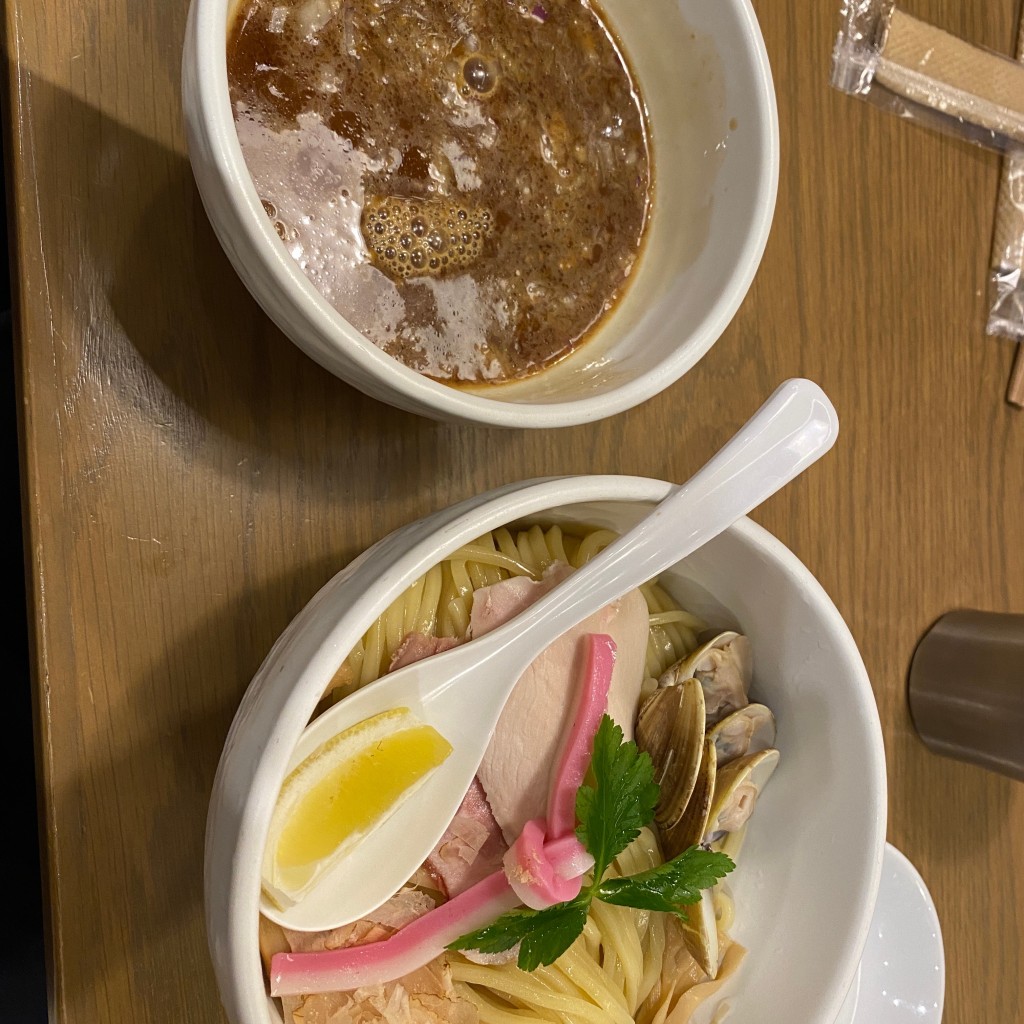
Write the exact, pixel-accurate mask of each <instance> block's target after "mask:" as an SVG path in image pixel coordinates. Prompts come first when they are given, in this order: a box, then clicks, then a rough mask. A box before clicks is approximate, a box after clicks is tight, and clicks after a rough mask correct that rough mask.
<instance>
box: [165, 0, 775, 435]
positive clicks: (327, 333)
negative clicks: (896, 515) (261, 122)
mask: <svg viewBox="0 0 1024 1024" xmlns="http://www.w3.org/2000/svg"><path fill="white" fill-rule="evenodd" d="M236 2H237V0H191V7H190V11H189V19H188V22H189V24H188V28H187V31H186V40H185V49H184V55H183V64H184V67H183V71H182V83H183V90H184V91H185V92H186V94H187V98H186V102H185V104H184V107H185V112H186V120H187V121H188V122H189V124H188V125H187V127H188V128H189V134H190V137H191V136H192V135H193V134H195V135H198V136H200V137H203V138H204V140H205V142H206V143H207V145H206V146H205V147H204V155H208V156H209V157H210V158H211V160H212V165H213V167H214V168H215V170H216V174H217V177H218V178H219V180H220V183H221V185H222V193H223V195H224V198H225V199H226V201H227V204H228V206H229V208H230V211H231V215H232V218H233V220H234V223H235V226H236V227H237V228H238V229H239V230H240V231H241V232H242V233H243V234H244V236H245V238H246V240H247V242H248V243H249V247H250V249H251V251H252V252H253V253H255V254H256V256H257V258H258V259H259V261H260V262H261V263H262V265H263V267H264V268H265V269H266V270H267V272H268V273H269V274H270V276H271V277H272V278H273V281H274V286H275V288H276V289H278V290H279V291H280V292H281V293H282V295H283V297H284V298H285V299H286V300H287V302H288V303H289V304H290V306H291V307H292V308H293V309H295V310H296V311H297V312H298V313H299V315H301V316H302V318H303V319H304V320H305V321H306V323H307V324H308V325H309V327H310V328H311V329H312V330H315V331H316V333H317V334H318V335H319V337H320V338H321V339H323V341H324V342H325V344H326V345H327V346H329V348H330V350H331V351H332V353H333V354H334V357H335V359H336V360H337V361H338V362H342V363H345V364H348V368H350V369H351V370H352V377H351V378H350V377H348V376H347V375H346V376H345V378H344V379H346V380H349V381H350V382H352V383H355V380H356V379H358V380H360V381H364V382H365V381H368V380H372V381H373V382H375V383H376V384H377V385H379V386H380V387H381V388H383V389H386V390H387V391H388V392H389V393H391V392H396V393H397V394H396V395H395V398H394V400H393V401H392V399H391V398H390V397H388V398H386V399H385V400H388V401H392V404H397V405H401V406H402V407H404V408H411V409H414V410H415V411H417V412H420V413H423V414H425V415H428V416H432V417H434V418H439V419H454V420H458V421H462V422H472V423H479V424H483V425H489V426H500V427H535V428H545V427H562V426H572V425H578V424H582V423H589V422H593V421H595V420H598V419H604V418H606V417H609V416H613V415H616V414H617V413H620V412H624V411H626V410H627V409H631V408H633V407H634V406H637V405H639V404H641V403H643V402H645V401H647V400H649V399H650V398H653V397H654V396H655V395H657V394H658V393H660V392H661V391H663V390H664V389H665V388H666V387H668V386H669V385H671V384H672V383H674V382H675V381H677V380H678V379H679V378H680V377H682V376H683V375H684V374H685V373H686V372H687V371H688V370H689V369H690V368H691V367H692V366H694V364H696V363H697V362H698V361H699V360H700V359H701V358H702V357H703V356H704V355H705V354H706V353H707V352H708V350H709V349H710V348H711V347H712V345H714V343H715V342H716V341H717V340H718V339H719V338H720V337H721V335H722V333H723V332H724V331H725V329H726V328H727V327H728V325H729V323H730V322H731V321H732V319H733V317H734V316H735V314H736V312H737V310H738V309H739V307H740V305H741V303H742V302H743V300H744V298H745V297H746V295H747V292H748V291H749V289H750V286H751V284H752V282H753V280H754V275H755V273H756V272H757V268H758V266H759V265H760V262H761V257H762V256H763V254H764V250H765V247H766V245H767V242H768V236H769V233H770V230H771V225H772V220H773V217H774V212H775V203H776V197H777V193H778V181H779V159H780V157H779V152H780V144H779V118H778V107H777V103H776V97H775V89H774V83H773V79H772V73H771V67H770V64H769V60H768V53H767V50H766V48H765V43H764V38H763V36H762V34H761V28H760V25H759V23H758V20H757V16H756V14H755V12H754V9H753V7H752V5H751V0H727V2H728V3H730V4H732V5H733V6H734V7H735V9H736V11H737V14H738V15H739V22H740V29H741V35H742V38H743V41H744V46H745V53H746V57H747V60H748V61H749V64H750V67H751V70H752V72H753V77H754V79H755V81H756V88H755V90H754V94H753V103H754V114H755V118H754V119H755V121H756V123H757V125H758V135H759V152H760V154H761V160H760V166H759V167H758V169H757V175H756V181H757V185H756V193H755V199H754V210H755V213H754V216H753V218H752V219H751V222H750V224H749V225H748V226H747V229H746V231H745V234H744V237H743V241H742V245H741V247H740V249H739V251H738V253H737V255H736V258H735V261H734V264H733V267H732V269H731V271H730V273H729V275H728V278H727V286H725V287H724V288H723V290H722V293H721V295H720V297H719V299H718V301H717V302H716V303H715V304H714V305H713V306H712V307H711V309H710V310H709V311H708V312H707V314H706V315H705V316H704V317H703V319H702V320H701V321H700V322H699V323H698V324H696V325H695V326H694V327H693V329H692V330H691V331H690V333H689V339H688V342H689V343H688V344H687V345H685V346H680V347H678V348H676V349H675V350H674V351H673V352H672V354H671V355H670V356H669V357H668V358H667V359H665V360H663V361H661V362H660V363H658V364H657V365H656V366H653V367H651V368H650V369H649V370H647V371H646V372H644V373H641V374H639V375H637V376H636V377H634V378H632V379H630V380H628V381H626V382H625V383H622V384H620V385H617V386H616V387H614V388H612V389H610V390H609V391H606V392H604V393H602V394H597V395H586V394H585V395H581V396H580V397H579V398H574V399H571V400H568V401H559V402H532V401H516V400H514V399H513V400H505V399H501V398H490V397H486V396H485V395H483V394H480V393H478V392H474V391H471V390H463V389H460V388H455V387H450V386H448V385H445V384H441V383H439V382H438V381H434V380H431V379H430V378H428V377H425V376H423V375H422V374H420V373H418V372H417V371H415V370H412V369H410V368H409V367H407V366H405V365H404V364H403V363H401V362H400V361H399V360H397V359H395V358H394V357H392V356H389V355H387V354H386V353H385V352H384V351H382V350H381V349H379V348H378V347H377V346H376V345H374V344H373V343H372V342H371V341H370V340H369V339H367V338H366V337H364V336H363V335H362V334H361V333H360V332H359V331H358V330H357V329H356V328H355V327H354V326H352V325H351V324H350V323H349V322H348V321H347V320H346V319H345V318H344V317H343V316H342V315H341V314H340V313H339V312H338V311H337V310H335V309H334V307H333V306H331V305H330V303H329V302H327V300H326V299H325V298H324V297H323V296H322V295H321V294H320V293H319V292H318V291H317V289H316V288H315V287H314V286H313V284H312V282H310V281H309V279H308V278H307V277H306V276H305V274H303V273H302V271H301V269H300V268H299V266H298V264H297V263H296V262H295V261H294V260H293V259H292V258H291V257H290V256H289V255H288V253H287V251H286V250H285V249H284V247H283V246H282V245H281V244H280V239H279V238H278V236H277V234H276V232H275V231H274V230H273V227H272V225H271V223H270V220H269V218H268V217H267V216H266V214H265V212H264V210H263V206H262V204H261V202H260V199H259V196H258V195H257V193H256V188H255V186H254V184H253V182H252V179H251V177H250V176H249V172H248V169H247V168H246V165H245V159H244V157H243V155H242V149H241V145H240V143H239V141H238V136H237V133H236V131H235V126H234V119H233V116H232V113H231V103H230V97H229V93H228V79H227V51H226V46H225V42H226V35H227V19H228V12H229V9H230V8H231V7H232V6H233V5H234V4H235V3H236ZM191 62H194V65H195V67H194V69H192V68H190V66H189V65H190V63H191ZM189 97H190V98H194V101H195V103H194V105H195V109H196V110H197V111H198V124H196V123H192V120H193V118H192V111H193V104H192V103H191V102H189ZM194 150H195V147H193V146H192V145H190V146H189V156H190V159H191V160H192V161H193V163H195V152H194ZM195 177H196V181H197V184H199V187H200V192H201V193H202V192H203V176H202V175H201V174H200V173H196V174H195ZM204 202H205V197H204ZM207 209H208V211H209V205H208V206H207ZM210 219H211V221H214V224H215V227H217V224H216V219H215V218H214V217H213V216H211V217H210ZM218 233H219V231H218ZM228 255H229V258H231V259H232V262H234V260H235V256H234V255H233V254H232V253H231V252H230V251H229V252H228ZM246 283H248V280H247V281H246ZM250 290H251V291H253V295H254V297H255V298H256V300H257V301H258V302H259V303H260V304H261V305H263V307H264V309H265V311H266V312H267V314H268V315H269V316H271V318H272V319H274V320H275V322H277V323H278V326H279V327H281V329H282V331H284V333H285V335H286V336H287V337H288V338H289V339H290V340H291V341H293V343H294V344H296V345H298V347H300V348H301V349H303V351H305V352H306V353H307V354H308V355H309V356H310V357H311V358H313V359H315V360H316V361H317V362H320V363H321V365H323V366H325V368H326V369H328V370H330V371H331V372H332V373H334V374H335V375H337V376H341V374H340V373H339V372H338V369H337V366H336V365H334V360H332V359H330V358H327V357H325V354H324V353H323V352H321V351H319V350H318V349H317V347H316V346H315V345H314V344H312V343H311V342H309V341H307V340H306V339H304V338H301V337H293V336H292V333H291V332H290V331H289V330H288V329H286V325H285V324H283V323H281V322H280V320H278V319H277V317H275V315H274V311H273V310H271V309H270V308H268V305H267V304H265V303H264V301H263V299H262V298H261V296H260V295H259V294H257V293H256V291H255V290H253V289H251V288H250ZM297 333H300V332H297ZM356 386H361V385H360V384H356ZM501 386H502V385H496V387H497V388H500V387H501ZM374 393H375V394H377V392H374ZM378 397H384V396H383V395H378Z"/></svg>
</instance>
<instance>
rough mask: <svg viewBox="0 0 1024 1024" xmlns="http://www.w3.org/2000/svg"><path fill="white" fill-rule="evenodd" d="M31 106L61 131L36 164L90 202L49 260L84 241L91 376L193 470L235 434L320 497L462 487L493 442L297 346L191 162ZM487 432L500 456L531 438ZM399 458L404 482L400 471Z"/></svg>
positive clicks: (46, 96)
mask: <svg viewBox="0 0 1024 1024" xmlns="http://www.w3.org/2000/svg"><path fill="white" fill-rule="evenodd" d="M33 106H34V109H35V110H36V112H37V117H38V116H39V113H40V112H41V111H50V112H52V113H51V118H50V119H51V120H52V122H53V125H52V129H51V130H49V131H47V132H46V133H45V135H40V142H39V145H40V146H41V147H52V151H51V152H48V153H47V152H40V153H39V154H38V155H37V161H36V162H37V164H38V165H39V166H41V167H45V166H48V165H50V164H53V165H54V166H57V167H59V168H60V171H61V173H63V174H65V175H70V180H69V181H67V182H66V185H65V186H64V187H66V189H67V191H68V192H69V193H70V195H71V196H73V197H75V196H77V197H80V198H79V199H78V200H76V201H74V203H73V204H70V205H69V206H68V208H67V215H66V216H65V217H64V218H63V219H61V216H60V213H61V211H60V209H57V210H55V211H54V212H53V214H48V212H47V211H46V210H44V211H43V214H42V216H43V222H44V233H45V242H44V244H46V243H49V244H50V246H51V248H52V247H53V246H59V247H60V248H61V249H62V250H63V251H66V250H67V249H68V239H67V237H66V235H67V232H68V231H69V229H70V231H71V232H72V235H73V236H74V234H75V233H77V234H79V235H80V237H72V238H71V239H70V242H71V245H73V246H79V247H80V248H81V251H82V259H81V264H80V267H77V268H76V275H77V277H78V280H71V281H69V282H68V283H67V287H68V288H69V289H70V293H71V295H72V296H73V297H74V301H75V303H76V310H79V309H84V310H85V312H86V316H87V318H88V328H89V329H88V330H87V331H86V333H85V337H84V339H83V351H82V352H81V365H80V366H79V369H78V374H79V377H80V378H82V379H83V380H85V379H88V378H92V379H93V380H99V381H103V382H104V386H106V387H109V388H111V389H115V390H116V391H117V393H118V396H119V398H120V399H121V401H122V402H123V403H125V404H126V405H127V406H128V407H129V408H130V409H134V410H135V411H136V412H137V414H138V416H139V418H141V419H143V420H145V421H147V422H149V423H153V424H156V425H158V426H159V428H160V429H161V431H163V432H164V434H165V436H166V437H167V438H168V439H169V440H170V442H171V443H173V444H175V445H177V446H178V447H179V448H181V449H182V450H183V455H184V457H186V458H188V459H190V460H191V459H195V460H196V461H199V462H201V461H203V460H204V459H210V460H216V467H217V468H219V467H220V465H221V461H220V460H221V458H222V457H223V455H224V451H223V449H224V448H225V445H224V442H223V438H224V437H225V436H226V437H228V438H230V439H231V440H232V441H233V442H234V446H235V447H237V448H238V449H242V450H244V453H245V455H246V456H248V457H252V458H253V459H254V460H255V459H259V460H262V463H263V468H264V471H266V469H267V468H268V464H270V463H273V464H274V466H276V467H278V468H279V469H280V470H281V475H282V476H283V477H285V479H287V478H288V476H289V475H293V476H294V475H295V474H296V473H297V471H298V470H299V469H301V470H302V471H303V474H304V476H303V481H302V483H303V486H304V487H306V488H309V489H312V490H313V491H314V492H318V493H320V494H321V495H329V494H330V489H331V486H332V484H334V485H335V487H336V483H337V477H338V476H340V475H342V474H344V475H353V474H362V475H363V476H364V477H365V479H366V480H369V481H379V484H377V485H375V486H378V487H379V496H380V497H385V496H387V497H389V498H392V499H394V498H396V497H398V498H401V497H404V496H408V495H416V494H420V493H424V492H427V493H429V492H430V491H431V490H432V489H433V487H434V485H435V482H436V481H437V480H439V479H441V480H447V479H449V478H452V477H455V478H461V477H462V476H463V472H462V468H463V467H462V461H463V456H464V447H465V441H464V436H465V434H466V432H467V431H477V432H479V431H480V428H471V427H461V426H455V425H451V424H442V423H436V422H433V421H431V420H427V419H423V418H420V417H417V416H414V415H412V414H410V413H405V412H401V411H399V410H397V409H394V408H391V407H389V406H385V405H383V404H381V403H379V402H377V401H375V400H373V399H371V398H369V397H367V396H365V395H363V394H362V393H361V392H359V391H357V390H355V389H354V388H352V387H350V386H348V385H347V384H345V383H344V382H342V381H341V380H339V379H338V378H336V377H334V376H333V375H331V374H330V373H328V372H327V371H326V370H324V369H322V368H321V367H320V366H319V365H318V364H316V363H315V362H313V361H312V360H311V359H310V358H309V357H307V356H306V355H305V354H304V353H302V352H301V351H300V350H299V349H298V348H297V347H296V346H294V345H293V344H292V343H291V342H289V341H288V340H287V338H286V337H285V336H284V335H283V334H282V333H281V332H280V331H279V330H278V329H277V327H275V326H274V324H273V323H272V322H271V321H270V319H269V318H268V317H267V316H266V315H265V314H264V313H263V311H262V310H261V309H260V308H259V306H258V305H257V303H256V302H255V300H254V299H253V298H252V297H251V296H250V295H249V293H248V291H247V290H246V289H245V287H244V285H243V284H242V283H241V281H240V280H239V278H238V276H237V275H236V274H235V272H234V269H233V268H232V266H231V264H230V263H229V261H228V259H227V257H226V256H225V255H224V253H223V251H222V249H221V247H220V245H219V243H218V241H217V238H216V236H215V235H214V233H213V229H212V228H211V226H210V224H209V222H208V220H207V218H206V214H205V212H204V210H203V207H202V203H201V201H200V199H199V195H198V192H197V190H196V187H195V184H194V181H193V177H192V171H191V167H190V165H189V162H188V160H187V159H186V157H185V156H184V155H183V154H182V153H180V152H176V151H174V150H172V149H170V148H168V147H167V146H165V145H162V144H161V143H159V142H157V141H154V140H152V139H150V138H147V137H145V136H143V135H141V134H139V133H138V132H137V131H135V130H133V129H132V128H130V127H128V126H126V125H124V124H121V123H119V122H118V121H116V120H113V119H111V118H110V117H108V116H107V115H105V114H104V113H103V112H101V111H100V110H97V109H95V108H94V107H92V106H89V105H88V104H85V103H83V102H82V101H81V100H79V99H77V98H76V97H74V96H72V95H70V94H68V93H66V92H63V91H62V90H60V89H57V88H55V87H53V86H51V85H48V84H47V83H43V82H35V83H34V84H33ZM40 119H42V118H40ZM69 146H70V147H71V149H72V150H73V151H74V154H75V159H74V161H73V162H70V163H69V161H68V160H67V157H66V155H65V153H64V152H63V151H64V150H66V149H67V148H68V147H69ZM54 214H55V215H54ZM65 258H66V257H65ZM118 325H119V327H120V329H118ZM211 433H213V434H214V435H215V436H216V437H217V438H219V439H220V440H219V441H218V442H217V443H208V441H209V439H210V436H211ZM486 434H487V437H488V444H489V446H491V447H493V448H494V449H495V450H496V451H497V452H501V451H504V450H512V451H514V450H515V446H516V445H517V444H519V443H520V442H521V438H522V434H521V433H520V432H516V431H505V430H489V431H486ZM398 452H403V453H405V456H406V457H404V458H403V459H402V472H400V473H399V472H394V473H389V472H388V469H389V467H393V466H397V453H398ZM409 453H414V454H415V455H417V456H419V457H413V458H410V457H408V456H409ZM374 496H376V495H374Z"/></svg>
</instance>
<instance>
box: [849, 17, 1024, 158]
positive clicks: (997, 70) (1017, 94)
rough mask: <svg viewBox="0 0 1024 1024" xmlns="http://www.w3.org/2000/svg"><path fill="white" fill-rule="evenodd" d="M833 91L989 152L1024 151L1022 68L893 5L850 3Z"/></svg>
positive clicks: (1006, 58)
mask: <svg viewBox="0 0 1024 1024" xmlns="http://www.w3.org/2000/svg"><path fill="white" fill-rule="evenodd" d="M832 84H833V85H834V86H835V87H836V88H837V89H840V90H841V91H843V92H846V93H850V94H851V95H854V96H860V97H861V98H863V99H866V100H867V101H868V102H870V103H873V104H875V105H876V106H879V107H882V108H883V109H885V110H889V111H891V112H892V113H895V114H898V115H899V116H900V117H902V118H905V119H907V120H912V121H918V122H921V123H923V124H926V125H928V126H930V127H934V128H938V129H939V130H940V131H944V132H946V133H947V134H952V135H956V136H958V137H960V138H966V139H968V140H970V141H971V142H976V143H978V144H979V145H983V146H987V147H989V148H991V149H996V150H999V151H1001V152H1005V151H1006V150H1007V149H1011V148H1013V147H1014V146H1015V145H1021V146H1024V66H1022V65H1020V64H1018V63H1017V62H1016V61H1014V60H1011V59H1010V58H1008V57H1004V56H1001V55H999V54H996V53H992V52H991V51H990V50H986V49H984V48H982V47H980V46H974V45H972V44H971V43H968V42H966V41H965V40H963V39H959V38H957V37H956V36H954V35H951V34H950V33H948V32H945V31H943V30H942V29H940V28H936V27H935V26H934V25H929V24H927V23H926V22H923V21H920V20H918V19H917V18H914V17H911V16H910V15H909V14H907V13H906V12H905V11H903V10H901V9H900V8H899V7H897V6H895V4H893V3H890V2H879V0H845V2H844V4H843V9H842V29H841V30H840V33H839V37H838V39H837V41H836V46H835V50H834V52H833V59H832Z"/></svg>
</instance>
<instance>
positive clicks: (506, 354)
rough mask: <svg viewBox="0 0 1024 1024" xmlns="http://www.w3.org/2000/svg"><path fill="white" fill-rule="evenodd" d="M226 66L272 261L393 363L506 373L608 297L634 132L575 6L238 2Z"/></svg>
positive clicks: (587, 18) (464, 374) (600, 30)
mask: <svg viewBox="0 0 1024 1024" xmlns="http://www.w3.org/2000/svg"><path fill="white" fill-rule="evenodd" d="M228 73H229V83H230V86H231V96H232V102H233V106H234V112H235V120H236V125H237V129H238V135H239V141H240V143H241V146H242V151H243V153H244V155H245V159H246V162H247V165H248V168H249V171H250V173H251V174H252V177H253V180H254V183H255V185H256V189H257V191H258V193H259V195H260V197H261V199H262V200H263V203H264V208H265V209H266V211H267V214H268V216H270V217H271V218H272V219H273V221H274V223H275V226H276V228H277V230H278V233H279V234H280V236H281V238H282V239H283V241H284V243H285V245H286V246H287V247H288V250H289V252H290V253H291V255H292V257H293V258H294V259H295V260H296V261H297V262H298V264H299V266H300V267H301V268H302V270H303V271H304V273H305V274H306V275H307V276H308V277H309V279H310V280H311V281H312V283H313V284H314V285H315V286H316V287H317V289H318V290H319V291H320V292H321V294H323V295H324V297H325V298H326V299H327V300H328V301H329V302H330V303H331V304H332V305H334V306H335V308H336V309H338V311H339V312H340V313H341V314H342V315H343V316H345V317H346V318H347V319H348V320H349V321H350V322H351V323H352V324H353V326H355V327H356V328H357V329H358V330H360V331H361V332H362V333H363V334H365V335H366V336H367V337H369V338H370V339H371V340H372V341H373V342H374V343H375V344H377V345H378V346H379V347H381V348H382V349H383V350H384V351H386V352H388V353H390V354H391V355H393V356H395V357H397V358H399V359H401V360H402V361H403V362H405V363H406V364H407V365H409V366H411V367H413V368H414V369H416V370H419V371H420V372H422V373H425V374H427V375H429V376H431V377H434V378H436V379H439V380H443V381H446V382H450V383H459V382H483V381H490V382H500V381H504V380H514V379H517V378H521V377H523V376H526V375H529V374H531V373H533V372H534V371H536V370H538V369H540V368H542V367H544V366H547V365H550V364H551V363H552V362H555V361H557V360H558V359H560V358H562V357H563V356H565V355H567V354H568V353H569V352H571V351H572V350H573V348H574V347H576V346H577V345H578V344H579V343H580V342H581V341H582V340H583V339H585V338H586V337H587V336H588V335H589V334H590V333H591V332H592V331H593V329H594V328H595V326H596V325H597V324H598V323H599V322H600V321H601V320H602V319H603V318H604V316H605V315H606V314H607V313H608V311H609V310H610V309H611V308H612V307H613V306H614V304H615V302H616V301H617V300H618V298H619V297H620V295H621V294H622V292H623V291H624V289H625V285H626V283H627V279H628V278H629V276H630V273H631V271H632V269H633V266H634V264H635V262H636V260H637V258H638V255H639V252H640V247H641V242H642V239H643V235H644V229H645V226H646V224H647V220H648V210H649V205H650V202H651V193H652V182H651V160H650V154H649V150H648V133H647V126H646V123H645V113H644V107H643V103H642V101H641V99H640V97H639V95H638V93H637V90H636V87H635V84H634V80H633V76H632V74H631V73H630V71H629V69H628V66H627V64H626V62H625V60H624V58H623V56H622V54H621V51H620V48H619V46H618V44H617V43H616V40H615V39H614V37H613V36H612V34H611V32H610V31H609V29H608V28H607V26H606V25H605V24H604V22H603V20H602V18H601V17H600V16H599V14H598V12H597V11H595V10H594V8H593V7H592V6H591V5H590V4H588V3H585V2H583V0H557V2H556V0H544V3H543V6H542V5H541V4H540V3H529V4H519V3H509V2H507V0H346V2H344V3H343V2H341V0H299V2H296V0H280V2H279V0H247V2H243V3H242V4H240V5H239V8H238V11H237V14H236V17H235V20H234V24H233V27H232V29H231V31H230V32H229V44H228Z"/></svg>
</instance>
